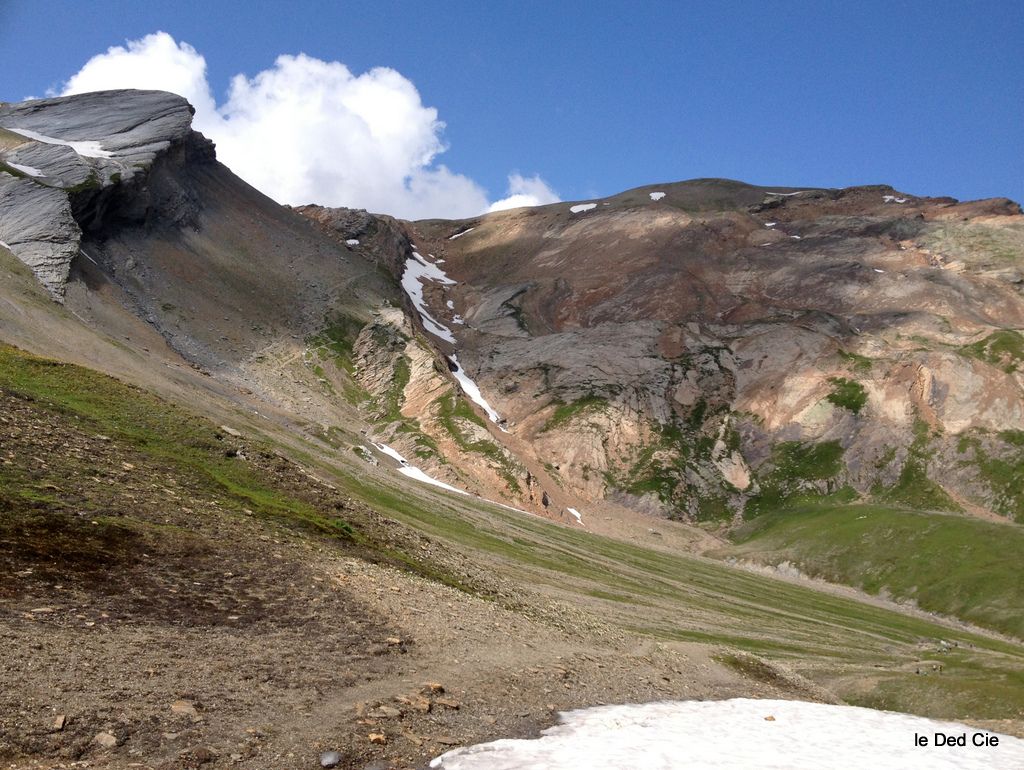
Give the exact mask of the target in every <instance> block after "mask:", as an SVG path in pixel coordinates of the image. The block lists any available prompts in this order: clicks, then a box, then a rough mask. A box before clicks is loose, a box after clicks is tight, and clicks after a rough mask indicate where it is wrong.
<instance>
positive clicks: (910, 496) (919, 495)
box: [872, 418, 962, 511]
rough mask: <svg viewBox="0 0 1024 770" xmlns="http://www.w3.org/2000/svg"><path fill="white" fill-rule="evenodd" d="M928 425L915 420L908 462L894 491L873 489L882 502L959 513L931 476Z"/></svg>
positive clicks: (908, 451)
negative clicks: (929, 475) (929, 471)
mask: <svg viewBox="0 0 1024 770" xmlns="http://www.w3.org/2000/svg"><path fill="white" fill-rule="evenodd" d="M928 434H929V429H928V423H926V422H925V421H924V420H922V419H920V418H916V419H915V420H914V441H913V443H912V444H911V445H910V447H908V449H907V459H906V462H904V464H903V469H902V470H901V471H900V477H899V479H898V480H897V481H896V485H895V486H893V487H892V488H891V489H886V490H882V489H875V490H872V493H873V495H874V497H876V498H877V499H879V501H881V502H886V503H895V504H897V505H904V506H907V507H908V508H913V509H916V510H925V511H960V510H962V509H961V508H960V506H959V505H957V503H956V502H955V501H954V500H953V499H952V498H950V496H949V495H948V494H946V492H945V490H944V489H943V488H942V487H941V486H939V485H938V484H937V483H935V482H934V481H932V480H931V479H930V478H929V477H928V457H929V451H928Z"/></svg>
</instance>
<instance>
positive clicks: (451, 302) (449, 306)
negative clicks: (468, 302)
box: [444, 300, 455, 310]
mask: <svg viewBox="0 0 1024 770" xmlns="http://www.w3.org/2000/svg"><path fill="white" fill-rule="evenodd" d="M444 304H445V307H447V308H448V309H449V310H454V309H455V303H454V302H453V301H452V300H448V301H447V302H445V303H444Z"/></svg>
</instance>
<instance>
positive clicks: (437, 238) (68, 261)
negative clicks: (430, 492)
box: [0, 92, 1024, 525]
mask: <svg viewBox="0 0 1024 770" xmlns="http://www.w3.org/2000/svg"><path fill="white" fill-rule="evenodd" d="M190 119H191V108H190V107H189V106H188V105H187V103H185V102H184V101H183V100H181V99H180V98H178V97H174V96H171V95H168V94H161V93H156V92H106V93H101V94H86V95H83V96H79V97H69V98H66V99H53V100H41V101H35V102H26V103H24V104H20V105H3V106H0V126H2V127H3V131H2V132H0V163H2V164H3V165H2V166H0V240H2V241H3V244H4V245H5V246H7V247H8V248H9V250H10V251H11V252H12V253H13V254H14V255H15V256H17V257H18V258H19V259H20V260H21V261H23V262H24V263H25V264H27V265H28V266H29V267H30V268H31V269H32V270H33V272H34V274H35V276H36V277H37V279H38V280H39V281H40V282H41V283H42V284H43V285H44V286H45V287H46V288H47V290H48V291H49V292H50V293H51V295H52V296H53V297H54V298H56V299H58V300H63V301H66V302H67V303H68V304H69V308H70V309H71V310H72V311H73V312H74V313H75V314H76V316H77V317H79V318H81V319H83V320H85V321H86V323H89V324H92V325H93V326H94V327H96V328H100V329H105V330H106V331H107V332H111V333H115V332H114V327H113V326H111V320H110V319H111V318H112V317H113V315H112V313H113V311H112V310H110V308H111V307H114V306H117V307H120V308H122V309H127V310H128V311H129V312H130V313H131V314H132V315H133V316H134V317H135V318H137V319H140V320H141V321H142V322H144V323H145V324H146V325H147V326H148V327H149V328H150V329H151V330H152V331H155V332H156V333H157V334H158V335H159V337H160V338H161V339H162V340H163V342H164V343H165V344H166V345H167V346H168V348H169V349H170V350H171V351H173V353H174V355H176V356H180V357H181V358H182V359H183V360H184V361H185V362H187V363H188V364H190V365H191V366H193V367H196V368H197V369H198V370H201V371H203V372H205V373H207V374H211V375H212V376H213V379H214V380H215V381H216V382H218V383H223V384H224V385H225V386H229V387H233V388H237V389H239V392H241V393H242V394H244V395H245V396H246V397H247V398H250V399H252V400H253V404H254V406H253V409H254V411H257V412H260V413H263V412H268V413H274V414H278V415H279V416H280V419H282V420H288V421H293V422H294V423H296V424H299V425H302V426H304V427H305V430H306V431H307V432H308V434H309V435H310V436H311V437H312V438H314V439H315V440H317V441H326V442H328V443H333V444H335V445H338V446H349V447H351V448H352V449H353V451H355V453H356V455H357V456H359V457H365V458H366V459H367V462H368V463H371V464H373V463H376V464H378V465H379V466H380V467H385V466H390V465H391V464H393V463H394V462H395V457H396V456H401V457H402V458H403V459H402V461H401V463H402V464H400V466H399V468H398V470H401V471H403V472H405V473H406V475H413V474H414V473H420V474H427V475H428V476H429V477H432V478H433V479H435V480H439V481H442V482H443V483H447V484H450V485H455V486H457V487H459V488H461V489H464V490H467V491H470V492H475V493H479V494H482V495H485V496H488V497H500V498H502V499H505V500H507V501H508V502H510V503H512V504H514V505H516V506H521V507H525V508H528V509H530V510H532V511H535V512H541V513H543V512H546V513H548V514H549V515H552V516H556V517H561V518H562V519H563V520H565V521H567V522H568V523H570V524H574V525H578V524H579V523H580V522H581V520H582V522H583V523H584V524H585V523H586V515H587V513H588V511H589V510H592V509H595V508H597V507H598V506H605V507H607V506H609V505H610V506H612V507H615V506H619V507H620V509H621V507H622V506H624V507H626V508H631V509H634V510H637V511H642V512H646V513H651V514H658V515H665V516H671V517H676V518H684V519H688V520H713V521H717V522H721V523H729V522H733V521H735V520H736V519H738V518H740V517H743V516H750V515H755V514H757V513H758V512H761V511H765V510H770V509H772V508H775V507H778V506H779V505H783V504H787V503H792V502H794V501H799V500H803V499H821V498H832V499H873V500H884V501H888V502H891V503H896V504H899V505H906V506H910V507H917V508H927V509H941V510H965V511H967V512H971V513H976V514H978V515H987V516H1000V517H1011V518H1012V517H1018V518H1020V517H1022V516H1024V511H1022V510H1021V506H1022V505H1024V503H1022V500H1024V495H1022V493H1021V484H1022V474H1024V400H1022V391H1021V388H1022V384H1024V380H1022V377H1024V375H1022V373H1021V371H1020V367H1021V363H1022V362H1024V337H1022V336H1021V329H1022V328H1024V296H1022V287H1024V272H1022V268H1024V261H1022V260H1024V216H1022V215H1021V211H1020V207H1019V206H1018V205H1017V204H1015V203H1013V202H1011V201H1007V200H1004V199H995V200H987V201H976V202H971V203H959V202H957V201H955V200H953V199H949V198H919V197H914V196H911V195H907V194H904V193H900V192H898V191H896V190H893V189H892V188H889V187H882V186H878V187H861V188H851V189H846V190H825V189H796V188H767V187H756V186H752V185H747V184H743V183H740V182H732V181H728V180H694V181H690V182H682V183H671V184H662V185H655V186H650V187H644V188H638V189H636V190H631V191H628V192H625V193H622V194H621V195H617V196H612V197H609V198H604V199H597V200H593V201H588V202H580V203H575V204H573V203H560V204H553V205H550V206H543V207H538V208H533V209H518V210H513V211H508V212H499V213H495V214H490V215H486V216H482V217H479V218H477V219H473V220H465V221H458V222H451V221H439V220H437V221H423V222H415V223H409V222H401V221H397V220H394V219H392V218H389V217H383V216H376V215H372V214H369V213H367V212H363V211H353V210H347V209H323V208H320V207H317V206H312V205H311V206H304V207H300V208H299V209H295V210H289V209H288V208H287V207H281V206H277V205H276V204H274V203H273V202H272V201H270V200H269V199H267V198H265V197H264V196H262V195H260V194H259V193H258V192H256V191H255V190H252V188H250V187H248V185H245V184H244V183H243V182H241V181H240V180H238V179H237V178H236V177H234V176H233V175H232V174H231V173H230V171H229V170H227V169H226V168H224V167H223V166H221V165H220V164H219V163H217V162H216V159H215V154H214V150H213V147H212V145H211V144H210V143H209V142H207V141H206V140H205V139H203V138H202V137H201V136H200V135H198V134H196V133H194V132H193V131H191V129H190V127H189V126H190ZM111 303H113V304H111ZM104 308H105V309H104ZM118 312H121V311H118ZM121 336H126V335H123V334H122V335H121ZM132 344H136V343H132ZM143 352H145V351H143ZM143 352H140V353H139V354H140V355H142V353H143ZM410 468H412V470H410ZM581 511H582V512H583V515H582V517H581V515H580V512H581Z"/></svg>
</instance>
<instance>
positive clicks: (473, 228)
mask: <svg viewBox="0 0 1024 770" xmlns="http://www.w3.org/2000/svg"><path fill="white" fill-rule="evenodd" d="M474 230H476V228H475V227H467V228H466V229H465V230H463V231H462V232H461V233H455V235H453V236H452V237H451V238H449V239H448V240H449V241H454V240H455V239H456V238H461V237H462V236H463V235H465V234H466V233H471V232H473V231H474Z"/></svg>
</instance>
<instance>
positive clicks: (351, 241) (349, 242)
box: [345, 238, 359, 246]
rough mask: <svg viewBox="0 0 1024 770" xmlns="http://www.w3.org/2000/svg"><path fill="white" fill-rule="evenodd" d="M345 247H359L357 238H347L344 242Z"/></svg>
mask: <svg viewBox="0 0 1024 770" xmlns="http://www.w3.org/2000/svg"><path fill="white" fill-rule="evenodd" d="M345 245H346V246H358V245H359V239H358V238H349V239H348V240H347V241H345Z"/></svg>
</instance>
